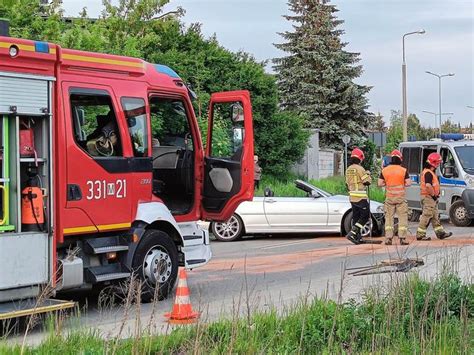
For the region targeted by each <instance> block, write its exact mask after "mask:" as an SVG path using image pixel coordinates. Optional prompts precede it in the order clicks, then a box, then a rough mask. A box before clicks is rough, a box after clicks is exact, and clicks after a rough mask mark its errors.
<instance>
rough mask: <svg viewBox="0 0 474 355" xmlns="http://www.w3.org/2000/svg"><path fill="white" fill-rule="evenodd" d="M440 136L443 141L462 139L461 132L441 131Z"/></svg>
mask: <svg viewBox="0 0 474 355" xmlns="http://www.w3.org/2000/svg"><path fill="white" fill-rule="evenodd" d="M440 138H441V139H442V140H444V141H462V140H463V139H464V134H461V133H441V136H440Z"/></svg>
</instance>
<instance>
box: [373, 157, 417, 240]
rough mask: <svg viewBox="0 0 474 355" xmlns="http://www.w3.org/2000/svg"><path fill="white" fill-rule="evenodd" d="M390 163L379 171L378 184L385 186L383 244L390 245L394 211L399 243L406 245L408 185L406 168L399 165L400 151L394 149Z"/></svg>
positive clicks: (400, 159)
mask: <svg viewBox="0 0 474 355" xmlns="http://www.w3.org/2000/svg"><path fill="white" fill-rule="evenodd" d="M390 157H391V163H390V165H389V166H387V167H385V168H384V169H383V170H382V172H381V173H380V177H379V181H378V185H379V186H380V187H382V186H385V244H386V245H392V238H393V226H394V217H395V213H396V214H397V215H398V236H399V238H400V245H408V242H407V241H406V236H407V231H408V204H407V200H406V191H405V187H406V186H410V184H411V181H410V176H409V175H408V171H407V169H405V168H404V167H402V166H401V164H402V153H401V152H400V151H399V150H394V151H393V152H392V153H391V154H390Z"/></svg>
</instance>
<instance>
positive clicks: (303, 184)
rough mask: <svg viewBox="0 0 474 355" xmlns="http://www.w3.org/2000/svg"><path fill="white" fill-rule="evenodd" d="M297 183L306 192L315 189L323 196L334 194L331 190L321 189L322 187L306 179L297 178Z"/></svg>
mask: <svg viewBox="0 0 474 355" xmlns="http://www.w3.org/2000/svg"><path fill="white" fill-rule="evenodd" d="M295 183H296V187H297V188H299V189H300V190H303V191H304V192H306V193H310V191H311V190H314V191H316V192H318V193H319V194H320V195H321V196H323V197H329V196H332V195H331V194H330V193H329V192H326V191H324V190H321V189H320V188H318V187H316V186H314V185H311V184H310V183H308V182H306V181H301V180H296V182H295Z"/></svg>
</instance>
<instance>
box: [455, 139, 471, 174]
mask: <svg viewBox="0 0 474 355" xmlns="http://www.w3.org/2000/svg"><path fill="white" fill-rule="evenodd" d="M454 149H455V150H456V154H457V155H458V158H459V161H460V162H461V166H462V167H463V169H464V170H465V171H466V172H467V173H469V174H474V146H467V145H466V146H464V147H456V148H454Z"/></svg>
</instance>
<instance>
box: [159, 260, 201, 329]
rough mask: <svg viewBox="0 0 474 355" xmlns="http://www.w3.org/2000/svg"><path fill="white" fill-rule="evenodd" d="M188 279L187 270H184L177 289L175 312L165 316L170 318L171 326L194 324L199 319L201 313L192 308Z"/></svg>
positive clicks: (181, 272) (180, 274) (180, 275)
mask: <svg viewBox="0 0 474 355" xmlns="http://www.w3.org/2000/svg"><path fill="white" fill-rule="evenodd" d="M186 278H187V276H186V270H185V269H184V268H182V269H181V271H180V272H179V280H178V287H177V289H176V298H175V300H174V305H173V310H172V311H171V313H166V314H165V317H166V318H168V322H169V323H171V324H189V323H194V322H195V321H196V320H197V319H198V318H199V312H193V307H192V306H191V300H190V299H189V288H188V282H187V281H186Z"/></svg>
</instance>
